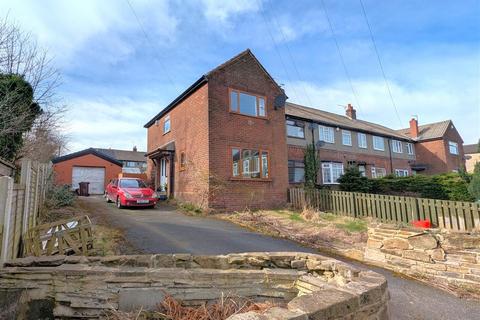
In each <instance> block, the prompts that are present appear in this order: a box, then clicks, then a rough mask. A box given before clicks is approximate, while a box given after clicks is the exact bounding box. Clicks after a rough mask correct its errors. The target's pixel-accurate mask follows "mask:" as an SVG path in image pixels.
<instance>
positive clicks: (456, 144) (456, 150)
mask: <svg viewBox="0 0 480 320" xmlns="http://www.w3.org/2000/svg"><path fill="white" fill-rule="evenodd" d="M452 148H455V149H454V152H452ZM448 151H449V152H450V154H453V155H456V156H458V143H456V142H454V141H448Z"/></svg>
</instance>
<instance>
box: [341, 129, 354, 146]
mask: <svg viewBox="0 0 480 320" xmlns="http://www.w3.org/2000/svg"><path fill="white" fill-rule="evenodd" d="M342 144H343V145H344V146H351V145H352V133H351V132H350V131H348V130H342Z"/></svg>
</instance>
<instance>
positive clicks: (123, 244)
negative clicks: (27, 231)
mask: <svg viewBox="0 0 480 320" xmlns="http://www.w3.org/2000/svg"><path fill="white" fill-rule="evenodd" d="M101 210H102V208H101V207H97V206H95V205H92V204H89V203H86V202H85V201H80V200H79V199H75V201H74V203H73V205H72V206H67V207H61V208H56V209H49V210H48V211H44V212H43V213H42V215H41V217H40V223H48V222H54V221H57V220H62V219H69V218H72V217H76V216H84V215H87V216H88V217H89V218H90V220H91V221H92V225H93V226H92V230H93V234H94V236H95V240H94V243H93V248H94V250H93V251H92V252H91V254H90V255H95V256H106V255H119V254H138V253H142V251H141V250H138V249H136V248H134V247H133V246H132V245H131V244H130V243H129V242H128V241H127V240H126V238H125V237H124V231H123V230H122V229H119V228H113V227H112V224H111V223H110V221H109V219H108V218H107V216H106V215H105V214H102V212H101Z"/></svg>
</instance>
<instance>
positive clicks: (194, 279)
mask: <svg viewBox="0 0 480 320" xmlns="http://www.w3.org/2000/svg"><path fill="white" fill-rule="evenodd" d="M165 294H169V295H172V296H173V297H174V298H176V299H180V300H183V302H184V303H186V304H190V305H197V304H202V303H205V302H208V301H213V300H216V299H218V298H219V297H221V296H222V295H234V296H241V297H248V298H250V299H254V300H269V301H273V302H274V303H277V305H276V306H275V307H273V308H271V309H269V310H267V311H266V312H265V313H263V314H252V313H247V314H237V315H235V316H232V317H231V320H240V319H258V320H260V319H284V320H286V319H291V320H293V319H299V320H300V319H303V320H307V319H372V320H374V319H375V320H380V319H388V311H387V302H388V299H389V295H388V291H387V284H386V280H385V278H384V277H383V276H381V275H379V274H377V273H374V272H372V271H363V270H357V269H355V268H354V267H352V266H350V265H348V264H345V263H342V262H339V261H337V260H333V259H330V258H326V257H323V256H320V255H312V254H305V253H291V252H289V253H248V254H229V255H221V256H192V255H189V254H173V255H164V254H159V255H138V256H113V257H73V256H70V257H65V256H56V257H37V258H34V257H29V258H23V259H18V260H14V261H11V262H9V263H8V264H7V265H6V266H5V268H3V269H0V310H1V311H0V318H1V319H3V318H6V319H33V318H35V319H37V318H42V317H45V318H48V316H50V317H52V316H54V317H55V318H62V319H72V318H76V319H87V318H88V319H98V318H104V317H105V312H106V311H108V310H111V309H115V310H123V311H129V310H136V309H139V308H140V307H142V308H144V309H152V308H154V306H155V305H156V304H157V303H158V302H160V301H161V300H162V299H163V297H164V295H165ZM12 297H15V298H12ZM40 312H41V314H40Z"/></svg>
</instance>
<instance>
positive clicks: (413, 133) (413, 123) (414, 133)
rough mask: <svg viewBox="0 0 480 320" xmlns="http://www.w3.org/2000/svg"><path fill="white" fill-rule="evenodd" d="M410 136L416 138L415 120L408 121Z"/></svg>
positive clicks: (416, 122)
mask: <svg viewBox="0 0 480 320" xmlns="http://www.w3.org/2000/svg"><path fill="white" fill-rule="evenodd" d="M410 136H411V137H412V138H416V137H418V120H417V119H415V118H412V119H411V120H410Z"/></svg>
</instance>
